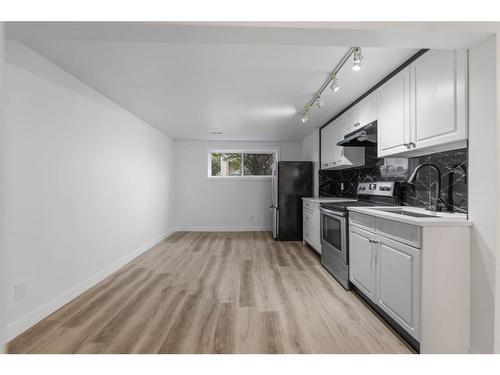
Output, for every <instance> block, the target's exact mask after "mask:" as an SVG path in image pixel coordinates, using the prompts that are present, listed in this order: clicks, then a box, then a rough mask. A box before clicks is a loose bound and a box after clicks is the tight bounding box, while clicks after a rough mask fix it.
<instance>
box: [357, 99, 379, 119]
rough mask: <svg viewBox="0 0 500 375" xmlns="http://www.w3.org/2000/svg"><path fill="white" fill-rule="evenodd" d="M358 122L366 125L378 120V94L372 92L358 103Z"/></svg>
mask: <svg viewBox="0 0 500 375" xmlns="http://www.w3.org/2000/svg"><path fill="white" fill-rule="evenodd" d="M358 106H359V110H358V122H359V123H360V126H365V125H368V124H370V123H372V122H373V121H375V120H377V117H378V116H377V115H378V114H377V95H376V93H372V94H370V95H368V96H367V97H366V98H364V99H363V100H362V101H361V102H359V103H358Z"/></svg>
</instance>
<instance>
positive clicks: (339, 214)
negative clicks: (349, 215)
mask: <svg viewBox="0 0 500 375" xmlns="http://www.w3.org/2000/svg"><path fill="white" fill-rule="evenodd" d="M319 211H320V212H323V213H325V214H327V215H328V214H330V215H335V216H340V217H345V213H344V212H337V211H332V210H327V209H326V208H320V209H319Z"/></svg>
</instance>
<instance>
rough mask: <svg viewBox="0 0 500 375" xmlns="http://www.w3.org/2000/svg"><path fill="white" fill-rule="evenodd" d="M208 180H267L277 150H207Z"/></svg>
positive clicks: (276, 156) (275, 158)
mask: <svg viewBox="0 0 500 375" xmlns="http://www.w3.org/2000/svg"><path fill="white" fill-rule="evenodd" d="M207 159H208V170H207V172H208V178H214V179H226V178H227V179H236V178H241V179H245V178H250V179H251V178H269V177H271V173H272V168H273V163H274V161H275V160H278V151H277V150H259V151H255V150H251V151H241V150H209V151H208V158H207Z"/></svg>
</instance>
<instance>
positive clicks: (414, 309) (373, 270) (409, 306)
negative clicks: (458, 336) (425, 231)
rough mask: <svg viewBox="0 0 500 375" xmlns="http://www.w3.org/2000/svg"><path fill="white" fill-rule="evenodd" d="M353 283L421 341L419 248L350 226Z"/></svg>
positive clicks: (350, 269)
mask: <svg viewBox="0 0 500 375" xmlns="http://www.w3.org/2000/svg"><path fill="white" fill-rule="evenodd" d="M349 280H350V281H351V283H353V284H354V285H355V286H356V287H358V289H359V290H361V292H363V294H365V295H366V296H367V297H368V298H370V299H371V300H372V301H373V302H374V303H375V304H376V305H377V306H378V307H380V308H381V309H382V310H383V311H384V312H385V313H387V315H389V316H390V317H391V318H392V319H393V320H394V321H395V322H396V323H398V324H399V325H400V326H401V327H402V328H403V329H404V330H406V331H407V332H408V333H409V334H410V335H411V336H412V337H413V338H415V339H416V340H417V341H418V340H419V339H420V250H419V249H416V248H414V247H411V246H408V245H405V244H403V243H400V242H397V241H393V240H391V239H389V238H386V237H384V236H383V235H381V234H380V233H375V232H374V233H371V232H369V231H367V230H363V229H361V228H359V227H356V225H355V224H354V225H350V227H349Z"/></svg>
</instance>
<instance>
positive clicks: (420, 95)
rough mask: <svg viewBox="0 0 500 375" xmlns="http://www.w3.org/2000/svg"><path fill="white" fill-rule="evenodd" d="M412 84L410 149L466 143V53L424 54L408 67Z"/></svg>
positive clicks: (437, 51) (451, 51) (435, 52)
mask: <svg viewBox="0 0 500 375" xmlns="http://www.w3.org/2000/svg"><path fill="white" fill-rule="evenodd" d="M411 80H412V115H411V121H412V127H411V128H412V141H411V142H413V143H414V144H412V146H413V148H414V149H420V148H425V147H431V146H439V145H443V144H447V143H452V142H458V141H463V142H465V140H466V139H467V51H464V50H431V51H429V52H427V53H425V54H424V55H422V56H421V57H420V58H418V59H417V60H416V61H415V62H413V64H412V65H411ZM464 144H465V143H464Z"/></svg>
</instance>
